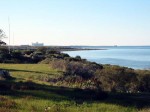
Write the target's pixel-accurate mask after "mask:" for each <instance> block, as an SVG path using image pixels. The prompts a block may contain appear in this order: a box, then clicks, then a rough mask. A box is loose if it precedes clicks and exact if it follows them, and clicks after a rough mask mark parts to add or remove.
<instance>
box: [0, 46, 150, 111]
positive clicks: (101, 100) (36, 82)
mask: <svg viewBox="0 0 150 112" xmlns="http://www.w3.org/2000/svg"><path fill="white" fill-rule="evenodd" d="M0 61H1V63H3V64H0V68H1V69H0V112H44V111H45V112H78V111H81V112H148V111H150V82H149V80H150V71H149V70H134V69H131V68H127V67H120V66H112V65H101V64H97V63H94V62H89V61H87V60H86V59H82V58H81V57H80V56H76V57H70V56H69V55H68V54H64V53H60V52H59V51H54V50H48V49H47V48H45V47H42V48H39V49H37V50H34V51H32V50H30V51H28V50H25V51H11V52H10V53H9V51H8V49H7V48H6V47H1V48H0ZM7 63H9V64H7ZM10 63H15V64H10ZM27 63H28V64H27Z"/></svg>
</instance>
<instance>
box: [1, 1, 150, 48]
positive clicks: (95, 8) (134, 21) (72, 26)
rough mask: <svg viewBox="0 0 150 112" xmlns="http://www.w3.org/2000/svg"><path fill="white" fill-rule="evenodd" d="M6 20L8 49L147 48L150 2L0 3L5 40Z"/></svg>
mask: <svg viewBox="0 0 150 112" xmlns="http://www.w3.org/2000/svg"><path fill="white" fill-rule="evenodd" d="M8 17H9V19H10V44H11V45H31V44H32V42H39V43H44V45H95V46H96V45H150V0H0V29H2V30H3V31H4V32H5V33H6V35H7V36H8V37H9V25H8ZM3 41H5V42H6V43H8V44H9V38H6V39H4V40H3Z"/></svg>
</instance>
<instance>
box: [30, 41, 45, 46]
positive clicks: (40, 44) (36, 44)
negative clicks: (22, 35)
mask: <svg viewBox="0 0 150 112" xmlns="http://www.w3.org/2000/svg"><path fill="white" fill-rule="evenodd" d="M32 46H44V44H43V43H38V42H36V43H32Z"/></svg>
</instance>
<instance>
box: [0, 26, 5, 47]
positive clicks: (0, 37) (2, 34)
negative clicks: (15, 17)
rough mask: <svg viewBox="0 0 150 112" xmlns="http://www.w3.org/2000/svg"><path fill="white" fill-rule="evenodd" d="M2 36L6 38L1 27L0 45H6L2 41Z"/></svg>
mask: <svg viewBox="0 0 150 112" xmlns="http://www.w3.org/2000/svg"><path fill="white" fill-rule="evenodd" d="M3 38H6V35H5V32H4V31H3V30H2V29H0V46H1V45H6V43H5V42H3V41H2V39H3Z"/></svg>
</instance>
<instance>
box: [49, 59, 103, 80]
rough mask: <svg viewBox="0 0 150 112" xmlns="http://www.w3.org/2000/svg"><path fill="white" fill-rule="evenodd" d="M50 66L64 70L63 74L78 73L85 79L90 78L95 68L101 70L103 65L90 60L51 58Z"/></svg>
mask: <svg viewBox="0 0 150 112" xmlns="http://www.w3.org/2000/svg"><path fill="white" fill-rule="evenodd" d="M50 66H51V67H52V68H54V69H58V70H61V71H63V72H64V75H79V76H81V77H83V78H85V79H88V78H91V77H92V76H93V75H94V74H95V71H96V70H97V69H99V70H101V69H102V68H103V67H102V66H101V65H99V64H95V63H90V62H86V63H84V62H76V61H66V60H58V59H55V60H52V61H51V62H50Z"/></svg>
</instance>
